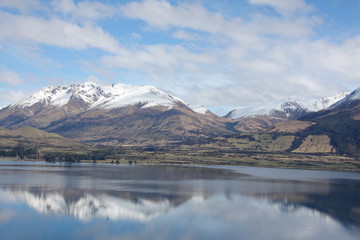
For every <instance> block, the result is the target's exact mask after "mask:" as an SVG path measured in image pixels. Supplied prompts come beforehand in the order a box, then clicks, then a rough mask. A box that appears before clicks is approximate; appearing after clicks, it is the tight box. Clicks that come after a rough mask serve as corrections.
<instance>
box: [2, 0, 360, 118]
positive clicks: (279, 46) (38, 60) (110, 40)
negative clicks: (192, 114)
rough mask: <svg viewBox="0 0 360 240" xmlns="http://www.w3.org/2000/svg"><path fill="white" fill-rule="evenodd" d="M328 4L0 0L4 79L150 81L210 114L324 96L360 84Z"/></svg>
mask: <svg viewBox="0 0 360 240" xmlns="http://www.w3.org/2000/svg"><path fill="white" fill-rule="evenodd" d="M330 2H331V3H329V2H328V1H326V2H325V1H324V2H323V1H320V2H317V3H313V2H310V1H304V0H295V1H285V0H281V1H275V0H248V1H245V0H243V1H233V0H226V1H221V3H220V2H218V1H195V2H194V1H166V0H143V1H121V2H118V1H100V0H99V1H87V0H86V1H74V0H54V1H40V0H27V1H24V0H16V1H5V0H1V1H0V27H1V29H2V31H1V32H0V51H1V52H2V57H0V85H1V87H2V89H3V91H7V92H9V93H11V92H14V91H21V92H22V94H19V97H20V96H21V97H23V95H24V94H28V93H30V92H31V91H33V90H36V89H39V88H42V87H44V86H48V85H56V84H63V83H64V82H65V83H72V82H83V81H85V80H87V79H89V78H91V79H92V80H93V79H97V80H98V81H100V82H104V83H105V84H107V83H111V82H123V83H130V84H138V85H146V84H149V85H155V86H157V87H160V88H162V89H165V90H166V89H168V90H170V91H171V92H172V93H173V94H175V95H176V96H178V97H181V98H183V99H184V100H185V101H187V102H189V103H191V104H202V105H205V106H207V107H209V108H210V109H213V110H215V111H222V109H230V108H233V107H236V106H240V105H246V104H249V103H259V104H261V103H262V102H267V101H278V100H281V99H285V98H288V97H297V98H303V99H306V98H310V97H311V98H314V97H322V96H329V95H332V94H335V93H338V92H340V91H346V90H351V89H355V88H357V87H358V85H359V83H360V81H359V79H360V68H358V66H359V64H360V31H359V30H357V29H359V28H357V29H354V28H351V27H348V28H346V26H345V25H344V24H343V21H342V16H341V14H336V15H335V14H333V13H334V9H336V8H340V7H342V6H339V5H341V4H343V3H340V2H337V1H330ZM314 4H317V5H314ZM358 10H360V4H356V3H354V4H353V6H352V7H351V8H349V13H348V14H351V11H358ZM344 14H345V13H344ZM357 20H359V19H354V21H355V22H356V21H357ZM31 88H32V89H31ZM30 90H31V91H30ZM10 95H11V94H9V98H7V99H1V101H2V102H1V104H0V105H4V104H6V103H10V101H11V99H10Z"/></svg>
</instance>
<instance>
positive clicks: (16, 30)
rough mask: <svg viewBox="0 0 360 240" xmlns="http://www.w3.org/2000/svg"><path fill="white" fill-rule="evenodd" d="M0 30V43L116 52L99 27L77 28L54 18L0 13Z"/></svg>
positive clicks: (107, 35) (111, 40) (109, 37)
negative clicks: (8, 42)
mask: <svg viewBox="0 0 360 240" xmlns="http://www.w3.org/2000/svg"><path fill="white" fill-rule="evenodd" d="M0 29H1V31H0V41H1V40H2V41H5V40H9V41H12V42H13V41H20V42H33V43H36V44H47V45H52V46H57V47H65V48H73V49H79V50H85V49H87V48H99V49H102V50H104V51H106V52H118V51H119V50H120V47H119V44H118V42H117V41H116V40H115V39H114V38H113V37H111V36H110V35H109V34H108V33H106V32H105V31H104V30H103V29H102V28H100V27H97V26H93V25H84V26H80V25H78V24H73V23H69V22H66V21H64V20H61V19H58V18H52V19H49V20H47V19H43V18H37V17H32V16H25V15H13V14H10V13H6V12H3V11H0Z"/></svg>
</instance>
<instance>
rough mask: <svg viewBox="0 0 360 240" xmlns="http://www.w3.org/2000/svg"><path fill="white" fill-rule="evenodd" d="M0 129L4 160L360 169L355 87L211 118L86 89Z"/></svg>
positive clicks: (73, 88)
mask: <svg viewBox="0 0 360 240" xmlns="http://www.w3.org/2000/svg"><path fill="white" fill-rule="evenodd" d="M272 104H273V105H272ZM0 127H1V128H0V146H1V152H0V153H1V155H2V156H8V157H18V158H45V159H47V160H51V161H81V160H87V161H98V160H103V161H108V162H114V163H116V162H135V161H136V162H137V163H147V164H159V163H180V164H240V165H241V164H242V165H253V166H272V167H304V168H321V169H342V170H344V169H346V170H359V169H360V160H358V159H359V156H360V89H357V90H355V91H353V92H351V93H339V94H337V95H336V96H332V97H324V98H321V99H315V100H310V101H308V102H298V101H296V100H294V99H288V100H287V101H285V102H282V103H271V104H269V105H268V106H255V105H254V106H244V107H240V108H238V109H234V110H233V111H231V112H229V113H228V114H227V115H226V116H217V115H215V114H214V113H212V112H211V111H209V110H207V109H206V108H204V107H201V108H192V107H190V106H189V105H188V104H187V103H185V102H184V101H182V100H181V99H179V98H177V97H174V96H172V95H169V94H167V93H165V92H163V91H161V90H159V89H157V88H155V87H152V86H133V85H125V84H120V83H118V84H112V85H109V86H102V85H99V84H96V83H91V82H85V83H82V84H73V85H70V86H55V87H46V88H44V89H42V90H40V91H38V92H35V93H34V94H32V95H31V96H29V97H28V98H26V99H23V100H21V101H19V102H16V103H13V104H11V105H9V106H7V107H5V108H3V109H1V110H0ZM30 149H32V150H30Z"/></svg>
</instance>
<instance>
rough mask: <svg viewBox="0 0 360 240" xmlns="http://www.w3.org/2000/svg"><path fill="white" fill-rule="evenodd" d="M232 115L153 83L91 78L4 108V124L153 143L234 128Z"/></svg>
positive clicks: (106, 139)
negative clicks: (203, 109) (195, 105)
mask: <svg viewBox="0 0 360 240" xmlns="http://www.w3.org/2000/svg"><path fill="white" fill-rule="evenodd" d="M227 124H228V121H226V120H224V119H222V118H220V117H218V116H215V115H213V114H202V113H198V112H195V111H193V110H192V109H191V108H190V107H189V106H188V105H187V104H186V103H184V102H183V101H182V100H181V99H179V98H176V97H173V96H171V95H168V94H166V93H164V92H162V91H160V90H158V89H156V88H155V87H152V86H143V87H139V86H132V85H125V84H113V85H111V86H101V85H99V84H95V83H90V82H86V83H83V84H74V85H71V86H57V87H46V88H44V89H42V90H40V91H38V92H36V93H34V94H33V95H31V96H30V97H28V98H26V99H24V100H22V101H20V102H17V103H15V104H12V105H10V106H8V107H6V108H4V109H2V110H0V126H3V127H7V128H17V127H19V126H23V125H26V126H32V127H36V128H39V129H43V130H46V131H49V132H54V133H59V134H61V135H62V136H65V137H71V138H75V139H78V140H81V141H88V142H98V143H103V144H110V145H112V144H116V145H117V144H125V143H128V144H151V143H152V142H157V143H162V142H163V143H169V141H170V142H172V141H173V142H176V141H187V140H190V139H198V138H201V137H209V136H215V135H222V134H229V133H231V131H229V130H228V129H227Z"/></svg>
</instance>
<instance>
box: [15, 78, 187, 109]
mask: <svg viewBox="0 0 360 240" xmlns="http://www.w3.org/2000/svg"><path fill="white" fill-rule="evenodd" d="M70 99H81V100H82V101H83V102H84V103H85V104H87V109H91V108H106V109H111V108H117V107H124V106H127V105H133V104H138V103H141V104H144V106H143V108H146V107H153V106H157V105H160V106H166V107H168V108H171V107H173V106H174V105H176V102H181V103H184V102H183V101H182V100H181V99H179V98H176V97H173V96H171V95H168V94H166V93H164V92H162V91H160V90H158V89H157V88H155V87H153V86H135V85H127V84H122V83H116V84H112V85H110V86H102V85H100V84H97V83H93V82H84V83H80V84H72V85H70V86H56V87H55V86H52V87H45V88H43V89H42V90H40V91H38V92H35V93H34V94H32V95H31V96H29V97H28V98H26V99H24V100H22V101H20V102H18V103H16V104H13V105H12V106H18V107H29V106H32V105H34V104H36V103H41V104H43V105H50V106H56V107H60V106H64V105H66V104H67V103H68V102H69V101H70Z"/></svg>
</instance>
